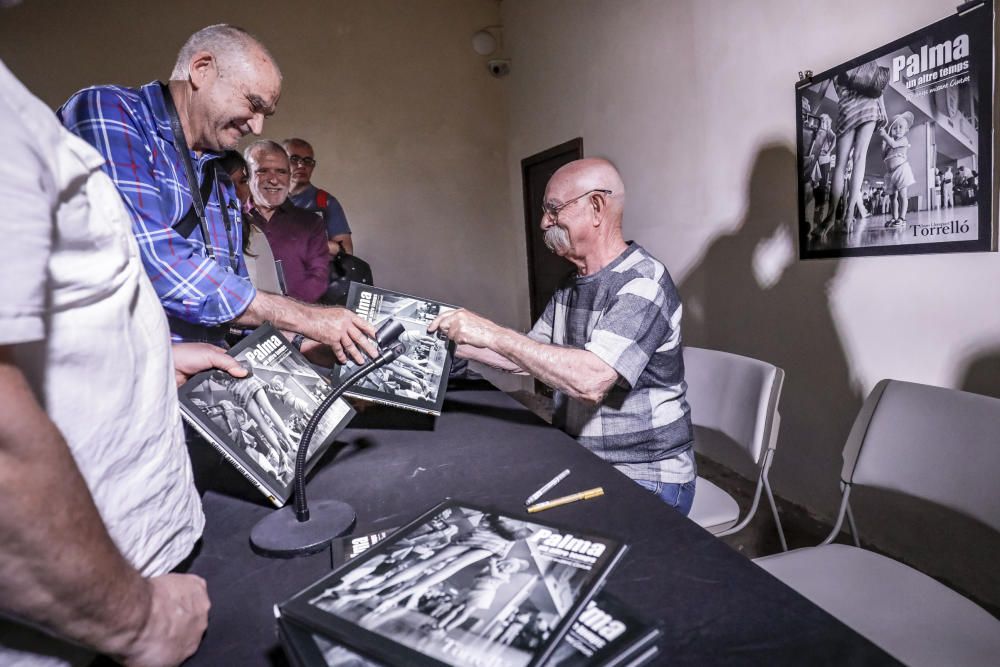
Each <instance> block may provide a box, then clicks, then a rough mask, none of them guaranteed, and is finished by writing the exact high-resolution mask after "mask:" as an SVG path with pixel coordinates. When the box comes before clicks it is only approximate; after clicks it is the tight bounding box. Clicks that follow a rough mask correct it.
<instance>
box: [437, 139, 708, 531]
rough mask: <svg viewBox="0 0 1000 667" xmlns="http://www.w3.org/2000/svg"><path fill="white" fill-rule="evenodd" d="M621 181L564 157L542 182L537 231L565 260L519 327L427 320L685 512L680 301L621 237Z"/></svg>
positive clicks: (462, 315)
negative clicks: (543, 387) (552, 286)
mask: <svg viewBox="0 0 1000 667" xmlns="http://www.w3.org/2000/svg"><path fill="white" fill-rule="evenodd" d="M624 207H625V185H624V183H623V182H622V179H621V176H620V175H619V174H618V170H617V169H615V167H614V165H612V164H611V163H610V162H608V161H607V160H600V159H587V160H577V161H575V162H571V163H569V164H567V165H565V166H563V167H562V168H561V169H559V170H558V171H557V172H556V173H555V174H553V176H552V179H551V180H550V181H549V183H548V185H547V186H546V188H545V203H544V205H543V212H544V215H543V217H542V229H543V230H544V232H545V243H546V245H547V246H548V247H549V249H550V250H552V251H553V252H554V253H556V254H557V255H559V256H561V257H565V258H566V259H568V260H569V261H571V262H572V263H573V264H575V265H576V267H577V271H576V273H574V274H573V275H572V276H570V277H569V278H568V279H567V280H566V281H564V282H563V284H562V285H561V286H560V288H559V289H558V290H557V291H556V293H555V294H554V295H553V297H552V299H551V300H550V301H549V303H548V305H547V306H546V308H545V312H544V313H543V314H542V317H541V319H539V320H538V322H536V323H535V326H534V327H533V328H532V330H531V331H530V332H529V333H528V335H526V336H525V335H522V334H520V333H517V332H516V331H512V330H511V329H506V328H504V327H501V326H499V325H497V324H495V323H494V322H491V321H489V320H487V319H485V318H483V317H481V316H479V315H476V314H474V313H471V312H469V311H467V310H457V311H452V312H450V313H448V314H446V315H442V316H441V317H439V318H438V319H436V320H435V321H434V322H433V323H431V326H430V327H428V330H429V331H436V330H440V331H441V332H442V333H444V334H445V335H447V336H448V337H449V338H451V339H452V340H454V341H456V342H457V343H458V344H459V347H458V355H459V356H460V357H463V358H466V359H472V360H475V361H480V362H482V363H485V364H488V365H490V366H492V367H494V368H499V369H501V370H504V371H508V372H513V373H529V374H531V375H533V376H535V377H536V378H538V379H539V380H541V381H542V382H544V383H545V384H547V385H549V386H550V387H552V388H554V389H555V390H556V392H555V415H554V420H553V422H554V423H555V425H556V426H558V427H559V428H561V429H562V430H564V431H566V432H567V433H569V434H570V435H572V436H574V437H575V438H576V439H577V440H578V441H579V442H580V443H581V444H582V445H584V446H585V447H587V448H588V449H590V450H591V451H592V452H594V453H595V454H597V455H598V456H600V457H601V458H603V459H604V460H605V461H607V462H608V463H611V464H612V465H614V466H615V467H616V468H618V469H619V470H620V471H621V472H623V473H625V474H626V475H628V476H629V477H630V478H632V479H633V480H634V481H635V482H636V483H638V484H639V485H641V486H643V487H644V488H646V489H648V490H650V491H652V492H653V493H655V494H656V495H657V496H659V497H660V498H661V499H662V500H663V501H664V502H666V503H667V504H669V505H671V506H672V507H675V508H676V509H677V510H678V511H680V512H681V513H683V514H685V515H686V514H687V513H688V512H689V511H690V509H691V503H692V502H693V501H694V487H695V478H696V469H695V461H694V452H693V450H692V444H693V438H694V435H693V430H692V427H691V417H690V410H689V409H688V405H687V401H686V400H685V398H684V395H685V393H686V391H687V385H686V384H685V383H684V361H683V358H682V356H681V302H680V297H679V295H678V294H677V288H676V287H675V286H674V283H673V280H671V278H670V274H669V273H667V270H666V268H664V266H663V264H661V263H660V262H659V261H658V260H657V259H656V258H654V257H653V256H651V255H650V254H649V253H647V252H646V251H645V250H644V249H643V248H642V247H641V246H639V245H638V244H637V243H634V242H626V241H625V240H624V237H623V236H622V212H623V210H624Z"/></svg>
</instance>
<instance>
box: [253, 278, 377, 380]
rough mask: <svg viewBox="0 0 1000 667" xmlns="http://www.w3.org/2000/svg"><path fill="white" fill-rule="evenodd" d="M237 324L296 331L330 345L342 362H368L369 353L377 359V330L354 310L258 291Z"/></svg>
mask: <svg viewBox="0 0 1000 667" xmlns="http://www.w3.org/2000/svg"><path fill="white" fill-rule="evenodd" d="M234 321H235V322H236V323H237V324H240V325H243V326H250V327H256V326H259V325H260V324H261V323H262V322H270V323H271V324H273V325H274V326H276V327H278V328H279V329H283V330H286V331H296V332H298V333H300V334H302V335H303V336H306V337H307V338H311V339H313V340H314V341H317V342H320V343H326V344H327V345H329V346H330V349H331V350H333V355H334V356H335V357H337V361H339V362H340V363H342V364H343V363H346V362H347V358H348V357H350V358H351V359H353V360H354V361H355V362H357V363H358V364H363V363H365V361H366V359H365V354H367V355H368V356H370V357H372V358H375V357H377V356H378V347H377V346H376V345H375V341H374V340H373V339H374V338H375V328H374V327H373V326H372V325H371V324H370V323H368V322H367V321H365V320H364V319H362V318H360V317H358V316H357V315H355V314H354V313H352V312H351V311H349V310H347V309H345V308H340V307H338V306H334V307H329V306H314V305H311V304H306V303H302V302H300V301H296V300H295V299H289V298H288V297H285V296H279V295H277V294H269V293H267V292H260V291H258V292H257V296H256V298H254V300H253V302H252V303H251V304H250V307H249V308H247V309H246V311H244V313H243V314H242V315H240V316H239V317H238V318H236V320H234Z"/></svg>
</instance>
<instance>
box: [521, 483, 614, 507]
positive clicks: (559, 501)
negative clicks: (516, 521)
mask: <svg viewBox="0 0 1000 667" xmlns="http://www.w3.org/2000/svg"><path fill="white" fill-rule="evenodd" d="M603 495H604V489H603V488H601V487H599V486H597V487H594V488H593V489H587V490H586V491H580V492H579V493H573V494H570V495H568V496H563V497H561V498H553V499H552V500H546V501H544V502H541V503H538V504H537V505H532V506H531V507H529V508H528V513H529V514H530V513H534V512H541V511H542V510H547V509H552V508H553V507H559V506H560V505H568V504H569V503H575V502H576V501H578V500H589V499H591V498H597V497H598V496H603Z"/></svg>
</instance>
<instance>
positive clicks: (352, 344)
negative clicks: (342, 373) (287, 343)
mask: <svg viewBox="0 0 1000 667" xmlns="http://www.w3.org/2000/svg"><path fill="white" fill-rule="evenodd" d="M310 315H311V318H310V321H309V326H308V331H302V333H303V334H305V335H307V336H309V337H310V338H312V339H314V340H317V341H319V342H321V343H326V344H328V345H329V346H330V349H332V350H333V354H334V356H335V357H337V361H339V362H340V363H342V364H343V363H347V358H348V357H350V358H351V359H353V360H354V361H355V362H356V363H358V364H364V363H365V362H366V361H367V359H365V354H367V355H368V356H369V357H371V358H372V359H374V358H375V357H377V356H378V346H376V345H375V341H374V338H375V327H373V326H372V325H371V323H370V322H368V321H367V320H365V319H363V318H361V317H359V316H358V315H356V314H355V313H352V312H351V311H349V310H347V309H346V308H313V309H312V312H311V313H310Z"/></svg>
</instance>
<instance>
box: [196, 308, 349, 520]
mask: <svg viewBox="0 0 1000 667" xmlns="http://www.w3.org/2000/svg"><path fill="white" fill-rule="evenodd" d="M228 354H229V355H230V356H232V357H235V358H236V359H237V360H239V362H240V364H241V365H242V366H243V367H244V368H246V369H248V370H249V371H250V375H248V376H247V377H245V378H235V377H233V376H231V375H230V374H229V373H227V372H225V371H221V370H211V371H205V372H202V373H198V374H197V375H195V376H194V377H193V378H191V379H190V380H188V381H187V382H186V383H184V385H183V386H182V387H181V388H180V390H178V398H179V399H180V406H181V414H182V415H183V417H184V419H185V420H186V421H187V422H188V423H189V424H191V426H193V427H194V429H195V430H196V431H198V433H199V434H200V435H201V436H202V437H203V438H204V439H205V440H206V441H207V442H208V443H209V444H210V445H212V446H213V447H215V449H217V450H218V451H219V453H221V454H222V456H223V457H224V458H225V459H226V460H227V461H228V462H229V463H231V464H232V465H233V466H234V467H235V468H236V469H237V470H239V472H240V473H242V475H243V476H244V477H246V478H247V480H248V481H249V482H250V483H251V484H253V485H254V487H255V488H256V489H257V490H259V491H260V492H261V493H263V494H264V495H265V496H266V497H267V499H268V500H270V501H271V503H272V504H274V505H275V506H276V507H281V506H283V505H284V504H285V503H286V502H288V498H289V497H290V496H291V494H292V487H293V476H294V475H293V473H294V468H295V456H296V453H297V452H298V450H299V442H300V441H301V438H302V432H303V430H304V429H305V426H306V424H308V423H309V420H310V419H311V418H312V416H313V413H314V412H315V411H316V408H317V407H318V406H319V404H320V403H322V402H323V400H324V399H325V398H326V397H327V396H328V395H329V394H330V392H332V391H333V387H332V386H330V383H329V381H328V380H327V379H326V378H324V377H323V376H321V375H320V374H319V373H317V372H316V371H315V370H314V369H313V367H312V366H311V365H310V364H309V362H308V361H306V359H305V357H303V356H302V354H301V353H300V352H299V351H298V350H296V349H295V348H294V347H293V346H292V345H291V344H290V343H289V342H288V341H287V340H286V339H285V337H284V336H283V335H281V332H280V331H278V330H277V329H275V328H274V327H273V326H271V325H270V324H264V325H262V326H260V327H258V328H257V329H256V330H254V332H253V333H251V334H250V335H249V336H247V337H246V338H244V339H243V340H242V341H240V342H239V343H237V344H236V345H234V346H233V347H232V349H230V350H229V352H228ZM354 414H355V412H354V409H353V408H352V407H351V406H350V405H349V404H348V403H347V402H346V401H344V400H343V399H338V400H337V401H335V402H334V404H333V405H332V406H330V409H329V410H327V412H326V414H324V415H323V418H322V420H321V421H320V423H319V426H318V427H317V429H316V432H315V433H314V434H313V438H312V441H311V442H310V444H309V454H308V459H307V461H306V470H307V471H308V470H309V469H311V468H312V467H313V466H314V465H315V464H316V462H317V461H318V460H319V459H320V457H321V456H322V455H323V452H325V451H326V450H327V449H328V448H329V447H330V444H331V443H332V442H333V441H334V439H335V438H336V436H337V434H338V433H340V432H341V431H342V430H343V429H344V428H345V427H346V426H347V423H348V422H349V421H350V420H351V418H352V417H353V416H354Z"/></svg>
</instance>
